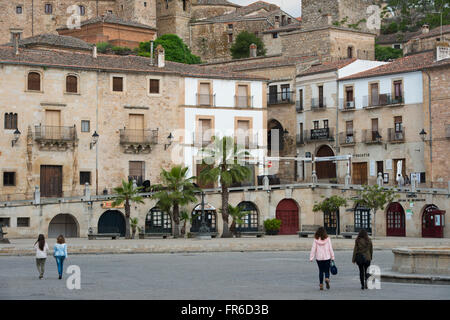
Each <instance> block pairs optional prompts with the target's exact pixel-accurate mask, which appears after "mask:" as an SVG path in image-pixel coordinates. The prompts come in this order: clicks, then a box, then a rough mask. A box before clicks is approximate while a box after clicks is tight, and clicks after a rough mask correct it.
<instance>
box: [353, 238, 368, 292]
mask: <svg viewBox="0 0 450 320" xmlns="http://www.w3.org/2000/svg"><path fill="white" fill-rule="evenodd" d="M372 255H373V246H372V241H371V240H370V239H369V235H368V234H367V231H366V230H364V229H362V230H361V231H360V232H359V234H358V237H357V238H356V240H355V247H354V248H353V259H352V262H353V263H356V264H357V265H358V268H359V279H360V281H361V289H362V290H364V289H367V279H368V278H369V274H368V273H367V269H368V268H369V266H370V262H371V261H372Z"/></svg>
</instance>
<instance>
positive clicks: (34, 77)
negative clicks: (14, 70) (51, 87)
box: [28, 72, 41, 91]
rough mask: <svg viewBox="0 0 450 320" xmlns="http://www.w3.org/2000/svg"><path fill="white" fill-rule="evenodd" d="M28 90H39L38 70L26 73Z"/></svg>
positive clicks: (39, 77)
mask: <svg viewBox="0 0 450 320" xmlns="http://www.w3.org/2000/svg"><path fill="white" fill-rule="evenodd" d="M28 90H32V91H41V75H40V74H39V73H38V72H30V73H28Z"/></svg>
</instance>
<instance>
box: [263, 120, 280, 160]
mask: <svg viewBox="0 0 450 320" xmlns="http://www.w3.org/2000/svg"><path fill="white" fill-rule="evenodd" d="M272 137H274V139H276V138H275V137H278V139H277V140H275V141H272ZM277 142H278V143H277ZM272 143H274V145H272ZM276 144H278V150H276V147H277V146H276ZM267 148H268V151H269V152H273V151H275V152H276V151H278V152H277V153H278V154H279V155H280V156H281V155H282V152H283V149H284V128H283V126H282V125H281V123H280V122H279V121H278V120H275V119H271V120H270V121H269V122H268V124H267Z"/></svg>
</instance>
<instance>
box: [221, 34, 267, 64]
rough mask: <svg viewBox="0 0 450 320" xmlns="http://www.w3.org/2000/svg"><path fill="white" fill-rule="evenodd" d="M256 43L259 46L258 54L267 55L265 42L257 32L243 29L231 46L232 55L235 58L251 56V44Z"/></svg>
mask: <svg viewBox="0 0 450 320" xmlns="http://www.w3.org/2000/svg"><path fill="white" fill-rule="evenodd" d="M252 43H254V44H256V46H257V49H256V55H257V56H265V55H266V51H267V50H266V49H265V47H264V42H263V41H262V40H261V39H260V38H258V37H257V36H256V35H255V34H253V33H250V32H248V31H242V32H241V33H239V34H238V36H237V37H236V41H235V42H234V43H233V45H232V46H231V48H230V51H231V56H232V57H233V59H242V58H248V57H250V45H251V44H252Z"/></svg>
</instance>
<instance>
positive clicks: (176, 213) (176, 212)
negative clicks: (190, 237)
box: [173, 204, 180, 238]
mask: <svg viewBox="0 0 450 320" xmlns="http://www.w3.org/2000/svg"><path fill="white" fill-rule="evenodd" d="M179 236H180V207H179V205H178V204H174V205H173V237H174V238H178V237H179Z"/></svg>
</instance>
